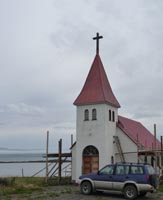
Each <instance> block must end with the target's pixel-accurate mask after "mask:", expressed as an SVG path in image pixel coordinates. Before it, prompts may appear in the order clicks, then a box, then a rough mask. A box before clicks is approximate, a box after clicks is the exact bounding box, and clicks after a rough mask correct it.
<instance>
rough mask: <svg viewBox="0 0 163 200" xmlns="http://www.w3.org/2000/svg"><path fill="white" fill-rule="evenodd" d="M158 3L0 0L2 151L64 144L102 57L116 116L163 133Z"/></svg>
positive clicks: (162, 17)
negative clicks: (97, 52) (97, 56)
mask: <svg viewBox="0 0 163 200" xmlns="http://www.w3.org/2000/svg"><path fill="white" fill-rule="evenodd" d="M162 11H163V1H162V0H155V1H154V0H132V1H131V0H123V1H122V0H107V1H106V0H78V1H76V0H46V1H45V0H14V1H12V0H0V92H1V98H0V147H8V148H28V149H30V148H40V149H44V148H45V144H46V131H47V130H49V131H50V146H51V147H52V148H54V149H56V148H57V142H58V140H59V139H60V138H63V143H64V148H65V149H66V150H67V149H68V148H69V146H70V135H71V134H74V138H75V132H76V131H75V128H76V127H75V124H76V108H75V106H73V101H74V100H75V98H76V97H77V96H78V94H79V92H80V91H81V89H82V87H83V84H84V82H85V79H86V77H87V74H88V72H89V69H90V67H91V64H92V62H93V59H94V56H95V41H93V40H92V38H93V37H94V36H95V34H96V32H99V33H100V34H101V35H103V40H100V56H101V59H102V62H103V65H104V67H105V70H106V73H107V75H108V79H109V81H110V84H111V86H112V89H113V92H114V94H115V96H116V97H117V99H118V101H119V103H120V104H121V108H120V109H119V114H120V115H123V116H125V117H129V118H131V119H134V120H137V121H140V122H141V123H142V124H144V125H145V126H146V127H147V128H148V129H149V130H150V131H151V132H153V124H154V123H156V124H157V135H158V138H160V135H163V104H162V103H163V84H162V83H163V12H162Z"/></svg>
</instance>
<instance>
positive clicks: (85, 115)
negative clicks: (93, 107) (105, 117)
mask: <svg viewBox="0 0 163 200" xmlns="http://www.w3.org/2000/svg"><path fill="white" fill-rule="evenodd" d="M84 120H85V121H88V120H89V110H88V109H86V110H85V111H84Z"/></svg>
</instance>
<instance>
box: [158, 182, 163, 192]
mask: <svg viewBox="0 0 163 200" xmlns="http://www.w3.org/2000/svg"><path fill="white" fill-rule="evenodd" d="M158 191H159V192H163V180H162V181H161V182H160V187H159V189H158Z"/></svg>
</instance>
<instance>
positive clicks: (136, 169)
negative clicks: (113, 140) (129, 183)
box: [131, 166, 144, 174]
mask: <svg viewBox="0 0 163 200" xmlns="http://www.w3.org/2000/svg"><path fill="white" fill-rule="evenodd" d="M131 174H144V170H143V167H142V166H131Z"/></svg>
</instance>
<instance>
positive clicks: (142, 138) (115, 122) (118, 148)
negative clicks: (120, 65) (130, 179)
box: [71, 33, 161, 182]
mask: <svg viewBox="0 0 163 200" xmlns="http://www.w3.org/2000/svg"><path fill="white" fill-rule="evenodd" d="M102 38H103V37H102V36H100V35H99V33H97V35H96V37H94V38H93V39H94V40H96V55H95V58H94V60H93V63H92V66H91V68H90V71H89V73H88V76H87V78H86V81H85V83H84V86H83V88H82V90H81V92H80V93H79V96H78V97H77V98H76V99H75V101H74V105H75V106H76V142H75V143H74V144H73V145H72V147H71V151H72V181H75V182H76V181H77V180H78V177H79V176H80V175H81V174H87V173H94V172H97V171H98V170H99V169H100V168H102V167H104V166H105V165H106V164H109V163H116V162H130V163H131V162H135V163H137V162H143V163H144V162H149V163H151V164H152V165H153V166H155V167H158V168H159V167H160V166H161V153H160V151H161V143H160V141H159V140H157V139H156V135H155V136H154V135H153V134H152V133H150V131H149V130H147V129H146V128H145V127H144V126H143V125H142V124H141V123H140V122H138V121H135V120H132V119H128V118H126V117H124V116H119V115H118V109H120V107H121V106H120V103H119V102H118V100H117V98H116V96H115V94H114V92H113V91H112V88H111V85H110V82H109V79H108V77H107V75H106V72H105V69H104V66H103V64H102V61H101V58H100V54H99V40H100V39H102ZM142 112H143V111H142Z"/></svg>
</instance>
